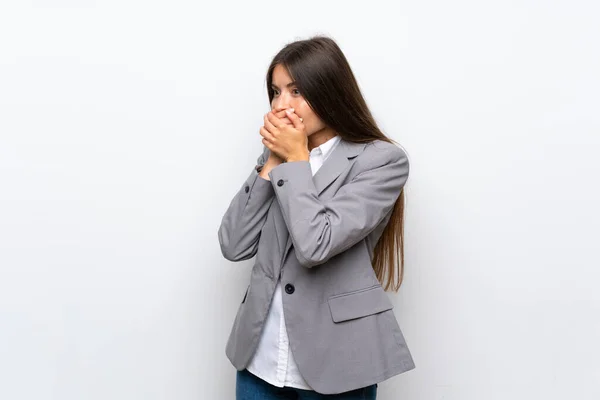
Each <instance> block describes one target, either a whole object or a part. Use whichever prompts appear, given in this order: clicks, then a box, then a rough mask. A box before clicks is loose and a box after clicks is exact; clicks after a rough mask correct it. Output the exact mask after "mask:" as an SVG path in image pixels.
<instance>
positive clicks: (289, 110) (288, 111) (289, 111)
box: [285, 108, 294, 114]
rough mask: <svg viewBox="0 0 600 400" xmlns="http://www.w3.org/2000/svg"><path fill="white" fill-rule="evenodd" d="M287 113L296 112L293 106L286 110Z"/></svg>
mask: <svg viewBox="0 0 600 400" xmlns="http://www.w3.org/2000/svg"><path fill="white" fill-rule="evenodd" d="M285 112H286V113H288V114H291V113H293V112H294V109H293V108H288V109H287V110H285Z"/></svg>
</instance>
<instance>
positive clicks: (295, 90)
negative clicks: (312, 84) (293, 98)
mask: <svg viewBox="0 0 600 400" xmlns="http://www.w3.org/2000/svg"><path fill="white" fill-rule="evenodd" d="M292 92H294V94H298V95H299V94H300V90H298V89H293V90H292ZM278 94H279V92H278V91H277V90H276V89H273V95H275V96H277V95H278Z"/></svg>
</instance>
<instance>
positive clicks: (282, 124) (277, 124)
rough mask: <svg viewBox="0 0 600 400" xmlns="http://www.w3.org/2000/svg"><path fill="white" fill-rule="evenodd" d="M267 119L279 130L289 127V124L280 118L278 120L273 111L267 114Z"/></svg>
mask: <svg viewBox="0 0 600 400" xmlns="http://www.w3.org/2000/svg"><path fill="white" fill-rule="evenodd" d="M267 118H268V119H269V121H271V123H272V124H273V125H274V126H275V127H277V128H279V129H284V128H285V127H286V126H287V124H286V123H285V122H283V121H282V120H280V119H279V118H277V117H276V116H275V113H273V112H272V111H269V112H268V113H267Z"/></svg>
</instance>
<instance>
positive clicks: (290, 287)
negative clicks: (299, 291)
mask: <svg viewBox="0 0 600 400" xmlns="http://www.w3.org/2000/svg"><path fill="white" fill-rule="evenodd" d="M294 290H296V289H295V288H294V285H292V284H290V283H288V284H287V285H285V292H286V293H287V294H292V293H294Z"/></svg>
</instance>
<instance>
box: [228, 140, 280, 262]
mask: <svg viewBox="0 0 600 400" xmlns="http://www.w3.org/2000/svg"><path fill="white" fill-rule="evenodd" d="M268 157H269V150H268V149H267V147H264V148H263V153H262V154H261V155H260V156H259V157H258V159H257V160H256V166H255V167H254V168H253V169H252V172H251V173H250V175H249V176H248V178H246V181H245V182H244V183H243V184H242V186H241V187H240V189H239V190H238V192H237V193H236V195H235V196H234V197H233V199H232V200H231V202H230V204H229V207H228V208H227V211H225V214H224V215H223V218H222V219H221V225H220V226H219V231H218V236H219V244H220V246H221V253H222V254H223V257H225V258H226V259H227V260H229V261H242V260H247V259H249V258H252V257H253V256H254V255H255V254H256V252H257V250H258V239H259V238H260V232H261V230H262V227H263V226H264V224H265V222H266V220H267V212H268V211H269V207H270V206H271V202H272V201H273V199H274V192H273V187H272V186H271V183H270V182H269V181H268V180H267V179H264V178H262V177H260V176H258V174H259V172H260V171H261V169H262V168H263V166H264V164H265V162H266V160H267V159H268Z"/></svg>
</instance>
